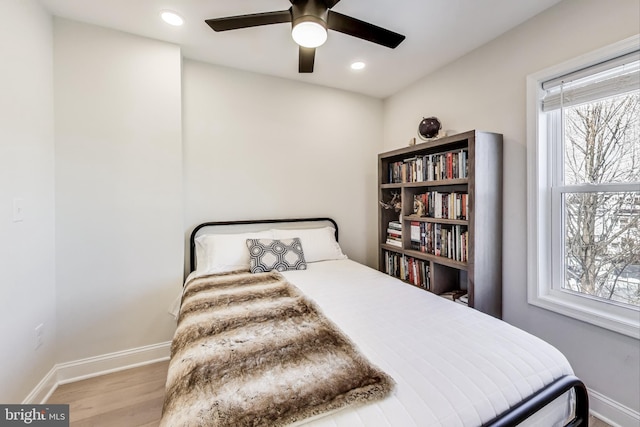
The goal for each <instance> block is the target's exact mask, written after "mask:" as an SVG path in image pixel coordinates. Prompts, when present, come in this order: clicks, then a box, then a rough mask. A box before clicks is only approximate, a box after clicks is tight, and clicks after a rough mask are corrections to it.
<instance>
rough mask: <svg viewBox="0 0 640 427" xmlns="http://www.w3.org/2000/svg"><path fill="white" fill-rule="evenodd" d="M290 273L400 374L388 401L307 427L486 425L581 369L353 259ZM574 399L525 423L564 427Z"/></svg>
mask: <svg viewBox="0 0 640 427" xmlns="http://www.w3.org/2000/svg"><path fill="white" fill-rule="evenodd" d="M282 274H283V275H284V276H285V277H286V278H287V279H288V280H289V281H290V282H291V283H292V284H294V285H295V286H297V287H298V288H299V289H300V290H301V291H302V292H304V293H305V294H306V295H307V296H308V297H310V298H311V299H313V300H314V301H315V302H316V303H317V304H318V305H319V306H320V308H321V309H322V311H323V312H324V313H325V314H326V315H327V317H329V318H330V319H331V320H332V321H333V322H335V323H336V324H337V325H338V327H339V328H340V329H341V330H342V331H343V332H344V333H345V334H347V335H348V336H349V337H350V338H351V340H352V341H353V342H354V343H355V344H356V346H357V347H358V349H359V350H360V351H361V352H362V353H363V354H364V355H365V356H366V357H367V358H368V359H369V360H370V361H371V362H372V363H373V364H375V365H377V366H378V367H379V368H381V369H382V370H384V371H385V372H386V373H388V374H389V375H390V376H392V377H393V379H394V380H395V381H396V388H395V390H394V392H393V394H392V395H390V396H389V397H387V398H385V399H384V400H381V401H378V402H376V403H370V404H367V405H363V406H360V407H355V408H348V409H343V410H340V411H337V412H334V413H331V414H327V415H325V416H322V417H318V418H314V419H310V420H306V421H305V422H303V423H300V424H304V425H306V426H313V427H319V426H322V427H328V426H336V427H337V426H340V427H342V426H345V427H346V426H349V427H354V426H367V427H372V426H373V427H375V426H403V427H405V426H480V425H482V424H483V423H485V422H487V421H489V420H491V419H493V418H494V417H495V416H497V415H498V414H500V413H502V412H504V411H506V410H507V409H509V408H510V407H511V406H513V405H515V404H516V403H518V402H519V401H521V400H523V399H524V398H526V397H527V396H529V395H531V394H533V393H534V392H536V391H537V390H539V389H541V388H542V387H544V386H545V385H547V384H549V383H551V382H552V381H553V380H554V379H556V378H558V377H560V376H563V375H567V374H573V371H572V369H571V366H570V365H569V363H568V361H567V360H566V358H565V357H564V356H563V355H562V354H561V353H560V352H559V351H558V350H557V349H555V348H554V347H553V346H551V345H550V344H548V343H546V342H544V341H542V340H540V339H539V338H537V337H535V336H533V335H530V334H528V333H526V332H524V331H522V330H520V329H518V328H515V327H513V326H511V325H509V324H507V323H506V322H503V321H501V320H498V319H495V318H493V317H491V316H488V315H485V314H483V313H481V312H479V311H477V310H473V309H470V308H468V307H465V306H462V305H460V304H458V303H455V302H453V301H449V300H446V299H444V298H441V297H439V296H437V295H434V294H432V293H429V292H425V291H423V290H421V289H418V288H416V287H413V286H410V285H408V284H405V283H402V282H400V281H399V280H397V279H395V278H392V277H390V276H387V275H385V274H383V273H381V272H379V271H377V270H374V269H371V268H369V267H366V266H364V265H361V264H359V263H356V262H354V261H351V260H348V259H345V260H334V261H323V262H315V263H309V264H308V269H307V270H301V271H287V272H284V273H282ZM194 275H196V273H192V274H191V275H190V277H189V278H188V279H187V280H189V279H190V278H191V277H194ZM571 397H572V395H571V394H570V393H566V394H565V395H563V396H562V397H560V398H558V399H556V400H555V401H554V402H552V403H551V404H550V405H547V407H546V408H544V409H543V410H542V411H540V412H538V413H537V414H535V415H534V418H530V419H529V420H528V421H527V423H526V424H528V425H545V426H555V425H563V424H564V423H565V422H566V421H567V419H569V418H570V416H571V413H572V409H571V408H572V398H571Z"/></svg>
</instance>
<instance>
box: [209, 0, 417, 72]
mask: <svg viewBox="0 0 640 427" xmlns="http://www.w3.org/2000/svg"><path fill="white" fill-rule="evenodd" d="M289 1H290V2H291V7H290V8H289V9H287V10H280V11H274V12H264V13H253V14H249V15H238V16H227V17H224V18H213V19H207V20H206V21H205V22H206V23H207V24H209V26H210V27H211V28H212V29H213V30H214V31H227V30H236V29H239V28H249V27H257V26H261V25H270V24H282V23H285V22H291V26H292V30H291V36H292V37H293V39H294V40H295V42H296V43H297V44H298V45H299V49H298V52H299V53H298V57H299V58H298V72H300V73H312V72H313V64H314V61H315V56H316V47H318V46H321V45H322V44H323V43H324V42H325V41H326V40H327V30H334V31H338V32H340V33H344V34H348V35H350V36H353V37H358V38H360V39H363V40H367V41H370V42H373V43H377V44H380V45H382V46H386V47H389V48H392V49H394V48H396V47H397V46H398V45H399V44H400V43H401V42H402V41H403V40H404V39H405V36H403V35H401V34H398V33H394V32H393V31H389V30H387V29H384V28H381V27H378V26H376V25H373V24H370V23H368V22H364V21H360V20H359V19H355V18H352V17H350V16H346V15H342V14H340V13H338V12H334V11H333V10H331V8H332V7H333V6H335V5H336V4H337V3H338V2H339V1H340V0H289Z"/></svg>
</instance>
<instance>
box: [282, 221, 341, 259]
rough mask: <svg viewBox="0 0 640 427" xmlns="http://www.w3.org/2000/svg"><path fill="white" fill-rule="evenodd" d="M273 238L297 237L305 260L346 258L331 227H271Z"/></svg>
mask: <svg viewBox="0 0 640 427" xmlns="http://www.w3.org/2000/svg"><path fill="white" fill-rule="evenodd" d="M271 232H272V233H273V238H274V239H293V238H294V237H298V238H299V239H300V243H302V250H303V251H304V258H305V260H306V261H307V262H317V261H327V260H332V259H346V258H347V256H346V255H345V254H343V253H342V249H341V248H340V245H339V244H338V242H337V241H336V234H335V233H336V230H335V229H334V228H333V227H322V228H304V229H303V228H300V229H293V228H292V229H284V228H283V229H272V230H271Z"/></svg>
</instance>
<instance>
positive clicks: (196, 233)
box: [189, 218, 338, 271]
mask: <svg viewBox="0 0 640 427" xmlns="http://www.w3.org/2000/svg"><path fill="white" fill-rule="evenodd" d="M304 222H329V223H331V224H332V225H333V228H335V230H336V241H337V240H338V224H337V223H336V222H335V221H334V220H333V219H332V218H291V219H253V220H241V221H214V222H203V223H202V224H199V225H197V226H196V228H194V229H193V231H192V232H191V237H190V238H189V268H190V270H189V271H194V270H195V269H196V254H195V252H196V251H195V248H196V242H195V240H196V237H198V236H199V232H201V231H202V229H204V228H207V229H208V228H211V229H215V227H228V226H232V227H233V226H238V228H239V229H241V228H242V226H243V225H253V224H269V225H272V224H295V223H304ZM201 234H208V233H201Z"/></svg>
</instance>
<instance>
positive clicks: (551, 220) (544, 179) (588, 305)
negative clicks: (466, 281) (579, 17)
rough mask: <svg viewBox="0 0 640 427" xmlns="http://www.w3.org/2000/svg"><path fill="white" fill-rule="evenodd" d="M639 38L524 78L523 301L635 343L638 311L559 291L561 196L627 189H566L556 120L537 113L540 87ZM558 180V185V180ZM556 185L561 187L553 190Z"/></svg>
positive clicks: (631, 47) (633, 45)
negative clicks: (555, 137)
mask: <svg viewBox="0 0 640 427" xmlns="http://www.w3.org/2000/svg"><path fill="white" fill-rule="evenodd" d="M639 44H640V35H636V36H634V37H630V38H628V39H625V40H623V41H621V42H618V43H615V44H613V45H610V46H606V47H604V48H602V49H598V50H596V51H593V52H591V53H589V54H586V55H582V56H580V57H578V58H574V59H571V60H569V61H566V62H563V63H561V64H558V65H555V66H552V67H550V68H547V69H545V70H542V71H539V72H536V73H534V74H530V75H529V76H527V214H528V217H527V249H528V256H527V258H528V259H527V299H528V302H529V304H532V305H535V306H537V307H541V308H545V309H547V310H551V311H554V312H556V313H560V314H563V315H565V316H569V317H572V318H574V319H578V320H581V321H585V322H588V323H591V324H594V325H597V326H600V327H603V328H607V329H610V330H613V331H616V332H619V333H622V334H624V335H628V336H631V337H634V338H636V339H640V309H637V308H635V307H630V306H624V305H620V304H616V303H613V302H610V301H605V300H602V299H598V298H596V297H589V296H588V295H584V294H577V293H573V292H571V291H567V290H563V289H562V288H561V286H562V280H563V279H564V270H563V269H564V248H563V247H562V244H561V243H562V242H563V239H562V238H561V237H558V238H553V236H563V235H564V230H563V229H562V224H563V222H564V219H563V216H564V209H563V208H562V194H564V193H565V192H590V191H598V192H599V191H604V192H609V191H621V189H623V188H629V184H625V183H622V184H578V185H565V184H564V183H563V182H562V181H563V180H562V177H561V175H560V174H561V173H562V163H561V162H563V156H558V155H557V153H560V152H562V151H561V150H563V148H564V147H556V148H555V149H554V148H552V147H550V146H549V145H550V144H549V141H550V139H551V135H552V133H553V134H556V135H557V134H559V132H561V129H560V123H559V122H560V120H553V119H549V116H548V115H547V113H543V112H542V111H541V103H540V99H541V97H542V95H543V89H542V83H543V82H544V81H548V80H550V79H554V78H557V77H559V76H562V75H565V74H567V73H570V72H573V71H575V70H579V69H583V68H586V67H590V66H593V65H596V64H599V63H602V62H603V61H607V60H610V59H612V58H616V57H618V56H622V55H624V54H627V53H629V52H632V51H635V50H638V46H639ZM559 179H560V181H558V180H559ZM558 184H560V185H558Z"/></svg>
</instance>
